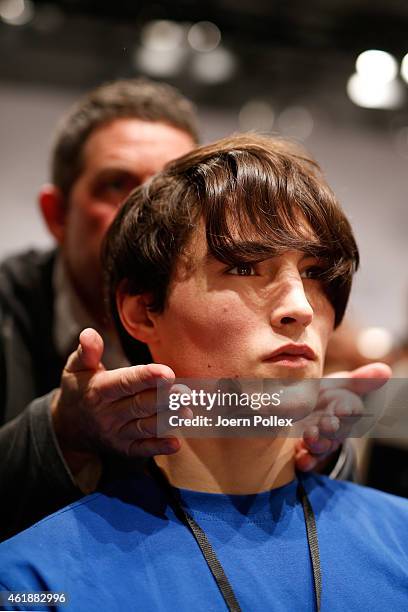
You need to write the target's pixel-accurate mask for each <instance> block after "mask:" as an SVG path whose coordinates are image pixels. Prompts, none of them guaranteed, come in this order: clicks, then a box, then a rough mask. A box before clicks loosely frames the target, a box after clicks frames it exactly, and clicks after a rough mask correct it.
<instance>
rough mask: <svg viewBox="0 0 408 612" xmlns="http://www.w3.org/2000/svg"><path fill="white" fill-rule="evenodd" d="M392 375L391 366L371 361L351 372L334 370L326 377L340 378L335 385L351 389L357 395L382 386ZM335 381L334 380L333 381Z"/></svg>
mask: <svg viewBox="0 0 408 612" xmlns="http://www.w3.org/2000/svg"><path fill="white" fill-rule="evenodd" d="M391 376H392V370H391V368H390V367H389V366H388V365H387V364H385V363H381V362H375V363H369V364H367V365H365V366H361V367H360V368H356V369H355V370H351V371H349V372H333V374H329V376H327V377H326V378H331V379H334V378H340V379H343V380H340V381H338V383H337V384H335V385H334V386H335V387H337V388H339V389H341V388H345V389H349V391H352V392H353V393H357V395H364V394H365V393H369V392H370V391H375V390H376V389H379V388H380V387H382V386H383V385H384V384H385V383H386V382H387V381H388V380H389V378H391ZM333 382H334V381H333Z"/></svg>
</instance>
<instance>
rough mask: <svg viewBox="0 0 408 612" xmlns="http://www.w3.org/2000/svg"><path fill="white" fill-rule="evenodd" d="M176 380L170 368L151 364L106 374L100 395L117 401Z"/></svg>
mask: <svg viewBox="0 0 408 612" xmlns="http://www.w3.org/2000/svg"><path fill="white" fill-rule="evenodd" d="M174 378H175V374H174V372H173V370H171V369H170V368H169V367H167V366H165V365H161V364H158V363H151V364H148V365H140V366H131V367H128V368H119V369H117V370H111V371H107V372H104V373H103V376H100V377H99V379H98V381H97V385H98V392H99V394H100V395H101V396H102V397H104V399H105V400H106V401H115V400H119V399H122V398H124V397H129V396H130V395H134V394H135V393H139V392H140V391H144V390H145V389H156V387H157V384H158V382H160V381H161V382H165V381H169V382H170V383H171V381H173V380H174Z"/></svg>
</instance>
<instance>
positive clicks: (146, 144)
mask: <svg viewBox="0 0 408 612" xmlns="http://www.w3.org/2000/svg"><path fill="white" fill-rule="evenodd" d="M194 146H195V144H194V142H193V140H192V138H191V136H189V135H188V134H187V133H186V132H183V131H182V130H179V129H177V128H175V127H171V126H169V125H166V124H164V123H159V122H154V123H153V122H147V121H141V120H139V119H116V120H114V121H113V122H111V123H109V124H107V125H105V126H102V127H100V128H99V129H97V130H96V131H95V132H93V133H92V134H91V135H90V137H89V138H88V140H87V141H86V143H85V146H84V149H83V171H82V173H81V175H80V176H79V178H78V179H77V181H76V182H75V184H74V185H73V188H72V190H71V192H70V195H69V201H68V203H67V218H66V223H65V230H64V236H63V240H62V243H61V246H62V252H63V257H64V260H65V263H66V265H67V269H68V271H69V273H70V276H71V278H72V281H73V283H74V286H75V289H76V291H77V292H78V294H79V295H80V297H81V298H82V300H83V302H84V304H85V305H86V306H87V307H88V309H89V310H90V311H91V313H92V314H93V315H94V316H95V315H96V316H99V315H100V314H101V313H102V312H103V306H102V278H101V277H102V274H101V267H100V262H99V257H100V250H101V243H102V240H103V237H104V235H105V232H106V230H107V229H108V227H109V226H110V224H111V223H112V221H113V219H114V217H115V215H116V213H117V212H118V210H119V207H120V205H121V203H122V202H123V201H124V199H125V198H126V196H127V195H128V194H129V193H130V191H131V190H132V189H134V188H135V187H136V186H137V185H140V184H141V183H144V182H145V181H146V180H147V179H148V178H150V177H151V176H152V175H153V174H155V173H156V172H158V171H159V170H161V169H162V168H163V166H164V165H165V164H166V163H167V162H169V161H171V160H173V159H175V158H176V157H180V156H181V155H184V154H185V153H187V152H188V151H190V150H191V149H192V148H194Z"/></svg>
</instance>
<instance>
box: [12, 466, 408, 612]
mask: <svg viewBox="0 0 408 612" xmlns="http://www.w3.org/2000/svg"><path fill="white" fill-rule="evenodd" d="M303 481H304V486H305V489H306V491H307V493H308V496H309V499H310V502H311V504H312V507H313V509H314V512H315V516H316V522H317V531H318V540H319V548H320V560H321V568H322V582H323V590H322V612H325V611H327V612H337V611H339V612H340V611H341V612H344V611H345V610H347V612H353V611H359V612H360V611H361V610H370V612H376V611H378V612H384V610H393V611H395V612H400V611H405V610H408V501H407V500H404V499H400V498H397V497H394V496H391V495H387V494H385V493H380V492H378V491H374V490H372V489H368V488H365V487H360V486H358V485H354V484H351V483H347V482H338V481H334V480H330V479H329V478H326V477H323V476H316V475H309V476H306V477H304V478H303ZM296 488H297V481H293V482H291V483H289V484H288V485H286V486H283V487H280V488H278V489H274V490H272V491H270V492H266V493H261V494H258V495H245V496H241V495H218V494H209V493H198V492H192V491H186V490H182V491H181V495H182V499H183V503H184V504H185V506H186V507H187V508H188V510H189V512H190V514H191V515H192V516H193V517H194V518H195V520H196V521H197V522H198V524H199V525H200V526H201V527H202V529H203V530H204V531H205V533H206V534H207V537H208V539H209V541H210V542H211V544H212V546H213V548H214V549H215V551H216V554H217V556H218V558H219V560H220V562H221V564H222V566H223V568H224V571H225V573H226V574H227V576H228V578H229V581H230V583H231V585H232V588H233V590H234V592H235V595H236V597H237V599H238V601H239V603H240V605H241V608H242V610H244V611H250V612H257V611H262V612H264V611H271V612H274V611H276V612H284V611H288V612H298V611H301V612H307V611H309V610H310V611H313V610H315V599H314V597H315V596H314V586H313V578H312V568H311V561H310V554H309V549H308V544H307V538H306V527H305V520H304V516H303V510H302V507H301V504H300V502H299V501H298V499H297V497H296ZM0 590H9V591H24V592H38V591H54V592H62V591H63V592H65V593H66V594H67V596H68V598H69V599H68V603H67V604H65V605H63V606H61V607H60V608H58V609H59V610H61V612H64V611H67V612H68V611H75V612H82V611H83V612H93V611H96V612H102V611H105V610H109V611H110V612H113V611H115V612H116V611H118V612H128V611H130V610H132V611H141V612H142V611H143V612H150V611H151V612H158V611H169V612H183V611H187V610H188V611H189V612H190V611H191V610H194V612H204V611H205V612H208V611H218V610H220V611H224V610H225V609H226V607H225V603H224V600H223V599H222V596H221V595H220V592H219V590H218V587H217V585H216V583H215V581H214V579H213V577H212V575H211V573H210V570H209V568H208V566H207V564H206V562H205V560H204V558H203V555H202V553H201V551H200V549H199V547H198V545H197V543H196V541H195V539H194V537H193V536H192V534H191V532H190V531H189V530H188V529H187V528H186V527H185V526H184V525H183V524H182V523H180V521H179V520H178V519H177V518H176V517H175V515H174V513H173V511H172V510H171V508H170V507H169V506H168V504H167V501H166V496H165V493H164V492H163V491H162V490H161V489H160V488H159V486H158V485H157V484H156V482H155V481H154V480H152V479H151V477H149V476H146V475H142V474H141V475H138V476H134V477H132V478H131V479H128V480H124V481H121V482H117V483H115V484H114V485H113V486H111V488H110V489H109V490H106V491H105V492H104V493H97V494H94V495H91V496H88V497H85V498H84V499H82V500H81V501H79V502H77V503H74V504H72V505H70V506H68V507H66V508H64V509H62V510H60V511H59V512H57V513H55V514H53V515H52V516H50V517H47V518H46V519H44V520H42V521H41V522H40V523H38V524H37V525H35V526H34V527H31V528H30V529H27V530H26V531H24V532H22V533H20V534H18V535H17V536H15V537H14V538H12V539H10V540H8V541H6V542H4V543H3V544H1V545H0ZM5 609H8V610H12V609H29V608H27V607H26V608H25V607H24V606H20V607H17V608H13V607H12V606H7V607H6V608H5ZM31 609H33V608H31ZM34 609H35V610H43V609H49V608H44V607H41V606H40V605H37V606H36V607H34ZM54 609H55V608H54Z"/></svg>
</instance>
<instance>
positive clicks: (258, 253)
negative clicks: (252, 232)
mask: <svg viewBox="0 0 408 612" xmlns="http://www.w3.org/2000/svg"><path fill="white" fill-rule="evenodd" d="M276 255H279V252H278V250H274V248H273V247H272V246H271V244H270V243H266V242H261V241H255V240H254V241H252V240H246V241H237V242H233V243H232V244H231V246H230V247H229V248H228V247H227V248H224V249H223V250H222V253H220V256H217V254H216V253H213V252H211V251H210V250H207V254H206V256H205V257H206V261H208V262H209V263H210V262H211V261H216V262H219V263H239V262H240V261H242V260H243V258H246V259H247V261H251V262H252V263H257V262H261V261H263V260H265V259H267V258H268V257H274V256H276Z"/></svg>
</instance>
